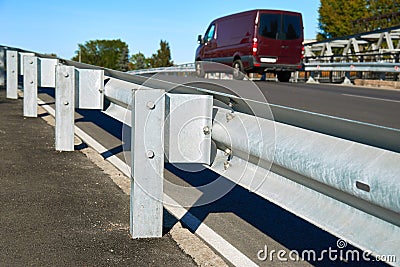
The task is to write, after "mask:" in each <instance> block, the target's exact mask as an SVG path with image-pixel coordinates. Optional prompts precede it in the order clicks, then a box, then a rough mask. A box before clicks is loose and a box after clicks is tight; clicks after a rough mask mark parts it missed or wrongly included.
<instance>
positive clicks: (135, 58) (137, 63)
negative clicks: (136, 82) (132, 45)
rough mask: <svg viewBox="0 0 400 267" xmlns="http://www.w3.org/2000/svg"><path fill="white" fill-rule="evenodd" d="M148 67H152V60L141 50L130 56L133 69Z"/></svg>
mask: <svg viewBox="0 0 400 267" xmlns="http://www.w3.org/2000/svg"><path fill="white" fill-rule="evenodd" d="M148 68H150V62H149V59H148V58H146V57H145V56H144V54H143V53H141V52H139V53H137V54H134V55H132V56H131V58H130V69H131V70H140V69H148Z"/></svg>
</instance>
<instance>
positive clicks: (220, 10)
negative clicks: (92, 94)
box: [0, 0, 320, 63]
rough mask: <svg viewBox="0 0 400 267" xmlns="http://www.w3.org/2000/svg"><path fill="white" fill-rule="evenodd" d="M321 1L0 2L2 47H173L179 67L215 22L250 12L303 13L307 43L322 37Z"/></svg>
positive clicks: (70, 51) (69, 52)
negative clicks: (101, 43)
mask: <svg viewBox="0 0 400 267" xmlns="http://www.w3.org/2000/svg"><path fill="white" fill-rule="evenodd" d="M319 5H320V2H319V0H307V1H299V0H280V1H271V0H264V1H262V0H247V1H246V0H244V1H235V0H200V1H191V0H186V1H178V0H176V1H161V0H148V1H135V0H131V1H127V0H108V1H104V0H97V1H90V0H64V1H57V0H33V1H29V0H0V25H1V28H2V29H1V33H0V44H1V45H8V46H14V47H19V48H23V49H27V50H32V51H37V52H42V53H56V54H57V55H58V56H59V57H62V58H67V59H70V58H71V57H73V56H74V54H75V51H76V50H77V48H78V46H77V44H78V43H84V42H85V41H88V40H95V39H121V40H123V41H125V42H126V43H127V44H128V45H129V50H130V54H135V53H137V52H139V51H141V52H142V53H144V54H145V55H146V56H151V54H152V53H154V52H155V51H156V50H157V49H158V48H159V43H160V40H161V39H163V40H166V41H168V42H169V44H170V47H171V52H172V59H173V60H174V62H175V63H187V62H192V61H193V57H194V52H195V49H196V46H197V35H198V34H204V32H205V30H206V28H207V26H208V24H209V23H210V22H211V21H212V20H213V19H215V18H218V17H221V16H224V15H228V14H231V13H235V12H240V11H245V10H250V9H258V8H259V9H283V10H291V11H297V12H301V13H302V14H303V20H304V28H305V29H304V32H305V38H306V39H313V38H314V37H315V35H316V32H317V19H318V7H319Z"/></svg>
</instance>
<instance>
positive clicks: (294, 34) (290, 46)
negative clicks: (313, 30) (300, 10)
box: [279, 13, 303, 64]
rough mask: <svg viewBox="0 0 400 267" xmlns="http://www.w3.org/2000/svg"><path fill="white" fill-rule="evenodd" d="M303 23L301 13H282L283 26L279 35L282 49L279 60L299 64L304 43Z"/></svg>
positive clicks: (283, 62) (284, 62)
mask: <svg viewBox="0 0 400 267" xmlns="http://www.w3.org/2000/svg"><path fill="white" fill-rule="evenodd" d="M302 32H303V24H302V19H301V15H300V14H295V13H293V14H292V13H284V14H282V28H281V33H280V35H279V39H280V40H281V51H280V56H279V57H280V59H279V61H280V62H281V63H282V64H299V63H300V60H301V50H302V45H303V34H302Z"/></svg>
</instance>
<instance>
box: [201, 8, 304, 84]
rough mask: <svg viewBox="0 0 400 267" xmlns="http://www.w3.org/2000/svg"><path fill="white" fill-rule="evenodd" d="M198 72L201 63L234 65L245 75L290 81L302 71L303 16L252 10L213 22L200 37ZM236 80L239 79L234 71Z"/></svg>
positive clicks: (295, 13)
mask: <svg viewBox="0 0 400 267" xmlns="http://www.w3.org/2000/svg"><path fill="white" fill-rule="evenodd" d="M198 42H199V43H200V45H199V47H198V48H197V50H196V68H197V69H196V70H197V71H198V73H200V72H202V71H200V69H199V68H201V66H202V65H201V64H200V61H213V62H218V63H223V64H226V65H229V66H232V67H233V68H234V69H237V70H239V71H241V72H243V73H260V74H262V73H265V72H272V73H276V74H277V77H278V80H279V81H282V82H287V81H289V79H290V76H291V72H293V71H295V70H298V69H301V58H302V49H303V21H302V16H301V14H300V13H297V12H290V11H282V10H251V11H246V12H241V13H237V14H233V15H229V16H225V17H222V18H219V19H216V20H214V21H213V22H211V24H210V26H209V27H208V29H207V31H206V33H205V34H204V37H202V36H201V35H199V37H198ZM233 73H234V76H235V77H234V78H239V77H238V75H237V74H236V75H235V73H239V72H235V71H234V72H233Z"/></svg>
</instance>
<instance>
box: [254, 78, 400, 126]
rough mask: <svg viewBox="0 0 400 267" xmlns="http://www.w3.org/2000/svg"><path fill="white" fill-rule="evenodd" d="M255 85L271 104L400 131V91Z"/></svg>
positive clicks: (326, 86)
mask: <svg viewBox="0 0 400 267" xmlns="http://www.w3.org/2000/svg"><path fill="white" fill-rule="evenodd" d="M255 84H256V85H257V86H258V87H259V88H260V90H261V91H262V92H263V94H264V95H265V97H266V99H267V101H268V102H269V103H270V104H278V105H282V106H288V107H293V108H297V109H301V110H307V111H311V112H316V113H321V114H326V115H331V116H335V117H340V118H346V119H351V120H356V121H361V122H367V123H371V124H376V125H380V126H386V127H392V128H396V129H400V118H399V116H398V114H400V91H399V90H397V91H396V90H383V89H372V88H360V87H356V86H338V85H330V84H304V83H276V82H262V81H257V82H255Z"/></svg>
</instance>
